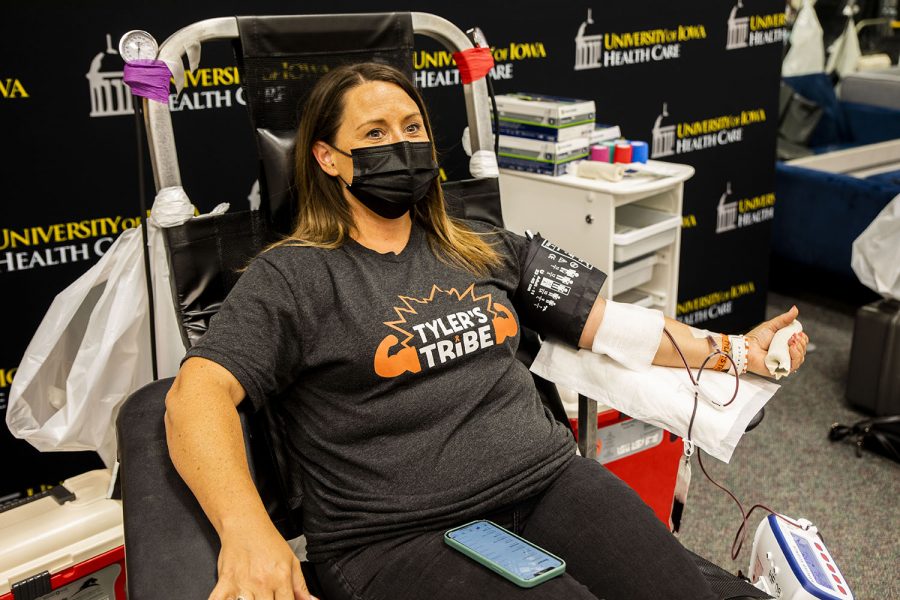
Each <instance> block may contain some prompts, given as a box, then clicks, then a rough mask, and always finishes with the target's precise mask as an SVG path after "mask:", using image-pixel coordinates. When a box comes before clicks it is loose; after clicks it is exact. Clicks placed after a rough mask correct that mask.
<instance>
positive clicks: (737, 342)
mask: <svg viewBox="0 0 900 600" xmlns="http://www.w3.org/2000/svg"><path fill="white" fill-rule="evenodd" d="M728 341H729V342H730V344H731V359H732V360H733V361H734V365H733V366H731V367H730V368H729V369H728V372H729V373H734V371H735V369H736V370H737V373H738V375H743V374H744V373H746V372H747V355H748V354H749V353H750V342H749V341H748V340H747V338H745V337H744V336H742V335H729V336H728Z"/></svg>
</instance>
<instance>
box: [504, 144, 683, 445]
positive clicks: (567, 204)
mask: <svg viewBox="0 0 900 600" xmlns="http://www.w3.org/2000/svg"><path fill="white" fill-rule="evenodd" d="M649 165H650V166H652V167H656V168H658V169H665V170H666V171H667V172H668V173H670V175H669V176H667V177H659V178H657V177H648V176H643V175H640V176H634V177H626V178H625V179H623V180H622V181H619V182H609V181H604V180H594V179H586V178H584V177H578V176H576V175H562V176H559V177H551V176H549V175H540V174H536V173H526V172H522V171H513V170H509V169H501V171H500V198H501V203H502V206H503V220H504V222H505V224H506V228H507V229H509V230H510V231H513V232H515V233H519V234H524V232H525V231H526V230H530V231H532V232H535V233H540V234H541V235H542V236H543V237H545V238H547V239H549V240H550V241H552V242H554V243H555V244H558V245H559V246H560V247H562V248H563V249H565V250H567V251H569V252H571V253H572V254H574V255H576V256H578V257H579V258H581V259H583V260H586V261H588V262H590V263H593V265H594V266H595V267H597V268H599V269H600V270H601V271H603V272H604V273H606V274H607V275H608V278H607V280H606V283H605V284H604V286H603V289H602V290H601V291H600V295H601V296H603V297H604V298H613V299H615V300H617V301H623V302H633V303H637V304H641V305H643V306H648V307H652V308H658V309H660V310H662V311H663V313H664V314H665V315H666V316H669V317H674V316H675V304H676V302H677V298H678V261H679V258H680V252H681V218H682V217H681V210H682V204H683V198H684V182H685V181H687V180H688V179H690V178H691V176H693V174H694V169H693V167H690V166H687V165H679V164H673V163H661V162H657V161H650V162H649ZM648 209H650V210H648ZM561 392H562V393H563V394H564V395H567V394H565V392H564V391H562V390H561ZM604 408H605V407H599V409H600V410H602V409H604ZM597 412H598V404H597V402H596V401H595V400H592V399H589V398H586V397H584V396H579V397H578V446H579V448H580V450H581V454H582V456H586V457H589V458H595V457H596V443H597Z"/></svg>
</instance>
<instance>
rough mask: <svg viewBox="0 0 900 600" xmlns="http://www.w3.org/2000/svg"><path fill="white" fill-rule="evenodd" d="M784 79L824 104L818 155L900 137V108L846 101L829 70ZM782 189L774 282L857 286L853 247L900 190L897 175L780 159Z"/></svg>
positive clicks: (816, 134) (816, 136)
mask: <svg viewBox="0 0 900 600" xmlns="http://www.w3.org/2000/svg"><path fill="white" fill-rule="evenodd" d="M784 81H785V83H787V84H788V85H790V86H791V87H792V88H794V90H795V91H796V92H797V93H799V94H800V95H802V96H804V97H806V98H809V99H810V100H813V101H814V102H816V103H818V104H819V105H820V106H821V107H822V109H823V112H822V117H821V120H820V121H819V124H818V125H817V126H816V128H815V129H814V130H813V133H812V135H811V136H810V139H809V146H810V147H811V148H812V149H813V151H815V152H816V153H823V152H830V151H833V150H838V149H844V148H849V147H853V146H860V145H865V144H873V143H877V142H883V141H887V140H891V139H895V138H900V111H895V110H890V109H885V108H880V107H876V106H868V105H865V104H854V103H848V102H841V101H840V100H838V98H837V97H836V96H835V93H834V90H833V87H832V83H831V81H830V79H829V78H828V77H827V76H826V75H805V76H801V77H790V78H785V80H784ZM775 193H776V198H777V202H778V204H777V208H776V210H775V218H774V221H773V225H772V287H773V288H774V289H779V288H783V287H785V286H782V285H781V284H782V283H784V282H789V281H797V282H798V283H799V284H801V285H805V284H809V283H811V281H810V280H811V279H814V280H815V281H816V282H820V283H822V284H823V285H822V286H820V287H819V289H818V290H816V291H819V292H825V293H828V290H829V289H833V290H835V291H836V292H837V291H839V290H840V291H843V292H846V291H847V289H848V286H849V287H850V288H854V287H857V288H858V287H859V284H858V282H857V279H856V276H855V274H854V273H853V271H852V270H851V268H850V252H851V245H852V243H853V240H854V239H856V237H857V236H858V235H859V234H860V233H862V231H863V230H864V229H865V228H866V227H867V226H868V225H869V223H871V221H872V219H873V218H874V217H875V216H876V215H877V214H878V213H879V212H880V211H881V209H882V208H884V206H885V205H886V204H887V203H888V202H889V201H890V200H891V199H892V198H894V197H895V196H897V195H898V194H900V180H898V177H896V176H876V177H872V178H869V179H859V178H856V177H851V176H849V175H844V174H839V173H828V172H824V171H817V170H813V169H809V168H805V167H798V166H791V165H789V164H787V163H783V162H778V163H777V165H776V174H775ZM823 278H827V280H823ZM859 289H861V288H859ZM838 295H840V294H838Z"/></svg>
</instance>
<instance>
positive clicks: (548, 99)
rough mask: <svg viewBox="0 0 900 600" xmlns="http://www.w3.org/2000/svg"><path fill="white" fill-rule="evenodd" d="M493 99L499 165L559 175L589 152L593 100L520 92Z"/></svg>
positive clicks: (594, 113) (593, 121)
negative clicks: (498, 135) (497, 131)
mask: <svg viewBox="0 0 900 600" xmlns="http://www.w3.org/2000/svg"><path fill="white" fill-rule="evenodd" d="M496 99H497V112H498V113H499V121H500V156H499V157H498V162H499V164H500V166H501V167H503V168H507V169H516V170H518V171H529V172H532V173H543V174H545V175H554V176H555V175H563V174H565V173H566V172H567V171H568V169H569V167H570V166H572V164H573V163H575V162H576V161H579V160H583V159H585V158H587V157H588V156H589V155H590V146H591V136H592V135H593V133H594V125H595V115H596V107H595V105H594V101H593V100H575V99H572V98H559V97H556V96H545V95H540V94H522V93H517V94H504V95H500V96H497V98H496Z"/></svg>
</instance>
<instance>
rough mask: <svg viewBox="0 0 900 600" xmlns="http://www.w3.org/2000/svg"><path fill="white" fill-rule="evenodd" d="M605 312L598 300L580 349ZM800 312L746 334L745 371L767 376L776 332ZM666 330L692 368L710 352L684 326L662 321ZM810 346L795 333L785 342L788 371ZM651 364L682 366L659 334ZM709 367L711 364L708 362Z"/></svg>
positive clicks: (804, 337)
mask: <svg viewBox="0 0 900 600" xmlns="http://www.w3.org/2000/svg"><path fill="white" fill-rule="evenodd" d="M605 312H606V301H605V300H604V299H603V298H600V297H599V296H598V297H597V300H596V302H595V303H594V306H593V308H592V309H591V312H590V315H588V319H587V321H586V323H585V325H584V330H583V331H582V333H581V338H580V340H579V342H578V346H579V347H580V348H586V349H590V348H591V347H592V345H593V342H594V337H595V336H596V335H597V330H598V329H599V327H600V323H601V322H602V321H603V317H604V313H605ZM798 314H799V311H798V310H797V307H796V306H794V307H792V308H791V310H789V311H788V312H786V313H784V314H782V315H779V316H777V317H775V318H774V319H770V320H769V321H765V322H764V323H761V324H760V325H758V326H757V327H755V328H754V329H753V330H751V331H750V332H749V333H747V334H746V337H747V340H748V341H749V342H750V352H749V355H748V357H747V370H748V371H750V372H751V373H756V374H758V375H763V376H765V377H769V376H770V374H769V370H768V369H767V368H766V365H765V358H766V353H767V352H768V350H769V345H770V344H771V343H772V338H773V337H774V336H775V332H777V331H778V330H779V329H782V328H784V327H787V326H788V325H790V324H791V323H792V322H793V321H794V319H796V318H797V315H798ZM665 328H666V329H667V330H668V331H669V333H671V334H672V337H673V338H675V341H676V342H677V343H678V347H679V348H681V351H682V353H684V357H685V359H687V361H688V364H689V365H690V366H691V367H692V368H698V367H700V365H701V364H702V363H703V361H704V360H705V359H706V357H707V356H708V355H709V353H710V352H711V351H712V348H711V347H710V344H709V342H708V341H707V340H706V339H705V338H696V337H694V335H693V334H692V333H691V328H690V327H689V326H688V325H685V324H684V323H681V322H679V321H676V320H674V319H669V318H668V317H666V318H665ZM718 337H719V339H716V343H718V344H719V345H720V346H721V336H718ZM808 343H809V337H808V336H807V335H806V334H805V333H803V332H800V333H796V334H794V335H793V336H792V337H791V339H790V341H789V342H788V348H789V351H790V356H791V372H794V371H796V370H797V369H798V368H800V365H801V364H803V361H804V359H805V358H806V346H807V344H808ZM653 364H655V365H662V366H664V367H680V366H682V362H681V358H680V357H679V356H678V352H677V351H676V350H675V347H674V346H673V345H672V342H671V341H670V340H669V338H668V336H666V335H665V334H662V336H661V337H660V340H659V347H658V349H657V351H656V355H655V356H654V358H653ZM707 366H708V367H711V366H712V365H711V364H709V363H707Z"/></svg>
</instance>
